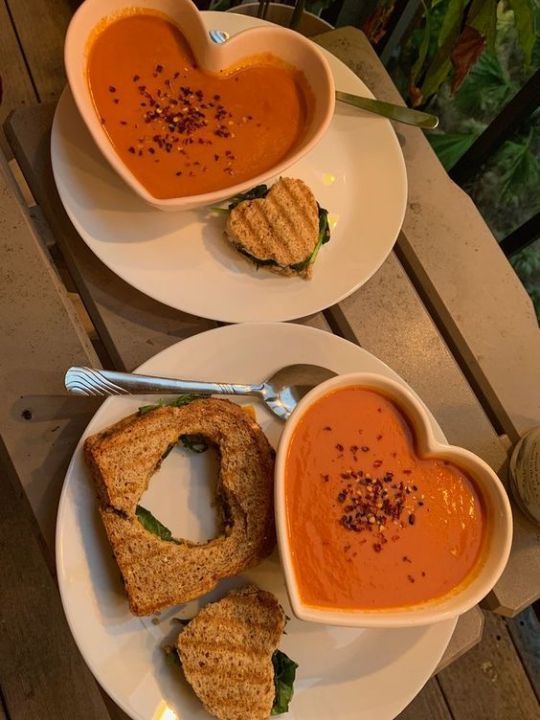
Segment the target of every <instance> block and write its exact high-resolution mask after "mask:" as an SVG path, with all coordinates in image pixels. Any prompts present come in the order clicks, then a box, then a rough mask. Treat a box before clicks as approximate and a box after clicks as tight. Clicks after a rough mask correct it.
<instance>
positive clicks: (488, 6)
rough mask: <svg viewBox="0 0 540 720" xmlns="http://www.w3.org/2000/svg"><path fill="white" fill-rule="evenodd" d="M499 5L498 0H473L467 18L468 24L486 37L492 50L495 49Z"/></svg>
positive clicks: (488, 46) (489, 48) (487, 43)
mask: <svg viewBox="0 0 540 720" xmlns="http://www.w3.org/2000/svg"><path fill="white" fill-rule="evenodd" d="M497 5H498V0H473V1H472V3H471V6H470V8H469V12H468V13H467V18H466V20H465V24H466V25H468V26H469V27H472V28H474V29H475V30H478V32H479V33H480V35H482V37H483V38H485V41H486V46H487V48H488V50H490V51H491V52H493V51H494V50H495V36H496V34H497Z"/></svg>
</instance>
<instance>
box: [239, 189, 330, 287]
mask: <svg viewBox="0 0 540 720" xmlns="http://www.w3.org/2000/svg"><path fill="white" fill-rule="evenodd" d="M226 231H227V235H228V236H229V238H230V240H231V242H232V244H233V245H235V246H236V247H237V248H239V249H240V250H243V251H245V252H246V253H248V254H249V255H250V256H252V257H253V258H254V260H255V261H257V260H258V261H260V262H269V261H271V262H273V263H275V266H269V267H270V268H271V269H273V270H276V271H280V272H284V273H285V274H294V270H293V269H292V268H291V267H290V266H291V265H297V264H299V263H303V262H305V261H306V260H307V259H308V258H309V257H310V256H311V254H312V253H313V250H314V249H315V246H316V244H317V240H318V237H319V213H318V207H317V201H316V200H315V197H314V195H313V193H312V192H311V190H310V189H309V188H308V186H307V185H306V184H305V183H304V182H302V181H301V180H295V179H292V178H281V180H279V181H278V182H277V183H276V184H275V185H274V186H273V187H272V189H271V190H270V192H269V193H268V195H267V196H266V197H265V198H262V199H258V200H246V201H244V202H241V203H239V204H238V205H237V206H236V207H235V208H233V209H232V210H231V212H230V213H229V216H228V219H227V227H226ZM308 267H309V266H308ZM306 273H307V271H306ZM306 273H304V274H306ZM307 274H309V273H307Z"/></svg>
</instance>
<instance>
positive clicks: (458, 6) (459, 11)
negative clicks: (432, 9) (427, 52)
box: [437, 0, 468, 48]
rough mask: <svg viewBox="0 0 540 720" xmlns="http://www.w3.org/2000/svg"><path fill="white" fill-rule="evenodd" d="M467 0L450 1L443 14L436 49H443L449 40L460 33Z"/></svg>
mask: <svg viewBox="0 0 540 720" xmlns="http://www.w3.org/2000/svg"><path fill="white" fill-rule="evenodd" d="M467 1H468V0H450V2H449V3H448V8H447V10H446V12H445V14H444V18H443V22H442V25H441V30H440V32H439V37H438V40H437V44H438V47H440V48H441V47H443V46H444V45H445V44H446V43H447V41H448V40H449V39H452V38H453V39H454V40H455V39H456V38H457V37H458V35H459V33H460V30H461V26H462V23H463V16H464V14H465V6H466V4H467Z"/></svg>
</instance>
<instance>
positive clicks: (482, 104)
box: [455, 51, 512, 121]
mask: <svg viewBox="0 0 540 720" xmlns="http://www.w3.org/2000/svg"><path fill="white" fill-rule="evenodd" d="M511 92H512V84H511V82H510V79H509V78H508V75H507V73H506V72H505V71H504V70H503V68H502V66H501V64H500V62H499V60H498V58H497V57H496V56H495V55H493V53H490V52H489V51H486V52H484V53H482V55H481V56H480V58H479V60H478V62H477V63H476V64H475V65H474V67H473V68H472V69H471V71H470V72H469V74H468V76H467V77H466V78H465V80H464V82H463V85H462V86H461V87H460V89H459V91H458V92H457V93H456V97H455V103H456V106H457V107H458V108H459V109H460V110H461V112H463V113H465V114H466V115H471V116H472V117H475V118H477V119H485V120H486V121H488V120H490V119H491V118H492V117H493V115H494V114H496V113H497V112H498V110H499V109H500V108H501V107H502V105H504V103H505V102H506V100H507V99H508V97H509V95H510V93H511ZM482 116H484V117H483V118H482Z"/></svg>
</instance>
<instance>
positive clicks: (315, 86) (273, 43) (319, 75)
mask: <svg viewBox="0 0 540 720" xmlns="http://www.w3.org/2000/svg"><path fill="white" fill-rule="evenodd" d="M133 7H136V9H137V10H144V9H150V10H154V11H156V10H157V11H158V12H160V13H163V14H164V15H166V16H167V17H168V18H170V19H171V20H172V21H173V22H174V23H175V24H176V25H178V27H179V28H180V30H181V31H182V33H183V35H184V36H185V37H186V38H187V40H188V41H189V44H190V46H191V49H192V51H193V53H194V55H195V58H196V60H197V62H198V63H199V65H200V66H201V67H203V68H205V69H206V70H208V71H210V72H219V70H223V69H226V68H229V67H234V66H236V65H238V64H239V63H240V61H241V60H242V59H243V58H249V57H251V56H254V55H260V54H261V53H264V52H269V53H271V54H272V55H273V56H275V57H277V58H280V59H281V60H284V61H285V62H286V63H287V64H289V65H292V66H294V67H295V68H297V69H298V70H300V71H301V72H303V74H304V77H305V79H306V81H307V83H308V85H309V87H310V89H311V92H312V94H313V97H314V104H313V110H312V112H311V117H310V121H309V125H308V127H307V128H306V132H305V134H304V137H303V139H302V140H301V141H300V142H299V143H298V144H297V145H296V146H295V147H294V148H292V150H291V151H290V152H289V154H288V155H287V156H286V157H285V158H283V159H282V160H281V161H280V162H279V163H277V164H276V165H274V166H273V167H271V168H269V169H268V170H267V171H266V172H264V173H262V174H259V175H257V176H254V177H253V178H250V179H249V180H246V181H245V182H242V183H238V184H237V185H231V186H229V187H227V188H224V189H223V190H217V191H214V192H208V193H203V194H199V195H187V196H183V197H178V198H166V199H161V198H156V197H154V196H153V195H151V194H150V193H149V192H148V190H146V188H145V187H144V186H143V185H142V183H141V182H140V181H139V180H138V179H137V178H136V177H135V176H134V175H133V173H132V172H131V171H130V170H129V169H128V168H127V167H126V165H125V164H124V162H123V161H122V160H121V159H120V157H119V156H118V155H117V153H116V151H115V149H114V147H113V145H112V144H111V142H110V140H109V138H108V137H107V134H106V132H105V130H104V129H103V126H102V125H101V123H100V121H99V118H98V115H97V113H96V110H95V107H94V104H93V101H92V96H91V93H90V87H89V84H88V79H87V55H88V48H89V44H91V40H92V36H93V33H95V32H96V28H99V27H100V26H103V25H104V24H106V22H107V20H108V18H114V17H115V16H118V15H120V14H122V13H124V12H126V11H127V10H129V9H130V8H133ZM64 62H65V66H66V74H67V78H68V82H69V86H70V88H71V92H72V94H73V97H74V99H75V102H76V104H77V108H78V109H79V112H80V114H81V116H82V118H83V120H84V122H85V123H86V126H87V127H88V130H89V131H90V133H91V135H92V137H93V138H94V140H95V142H96V145H97V146H98V148H99V149H100V150H101V152H102V153H103V155H104V156H105V157H106V158H107V160H108V161H109V163H110V164H111V165H112V167H113V168H114V169H115V170H116V172H117V173H118V174H119V175H120V176H121V177H122V178H123V179H124V180H125V182H126V183H127V184H128V185H129V186H130V187H131V188H132V189H133V190H134V192H136V193H137V195H139V196H140V197H141V198H142V199H143V200H145V201H146V202H147V203H149V204H150V205H152V206H154V207H156V208H159V209H160V210H191V209H193V208H196V207H202V206H205V205H215V204H218V203H220V202H222V201H223V200H225V199H227V198H229V197H232V196H233V195H237V194H238V193H241V192H244V191H246V190H248V189H249V188H251V187H253V186H254V185H258V184H260V183H263V182H266V181H267V180H269V179H271V178H273V177H276V176H277V175H280V174H281V173H283V172H284V171H285V170H286V169H287V168H288V167H290V166H291V165H293V164H294V163H296V162H297V161H298V160H300V158H301V157H303V156H304V155H305V154H306V153H308V152H309V151H310V150H311V148H313V147H314V146H315V144H316V143H317V142H318V141H319V140H320V138H321V137H322V135H323V134H324V132H325V131H326V129H327V128H328V126H329V124H330V121H331V119H332V116H333V113H334V105H335V92H334V80H333V77H332V73H331V70H330V67H329V65H328V63H327V61H326V59H325V58H324V57H323V55H322V53H321V52H320V51H319V50H318V48H317V46H316V45H315V44H314V43H313V42H311V41H310V40H307V39H306V38H305V37H303V36H302V35H300V34H298V33H296V32H293V31H291V30H287V29H285V28H282V27H278V26H268V27H257V28H252V29H249V30H244V31H242V32H240V33H238V34H237V35H235V36H234V37H232V38H231V39H230V40H227V41H226V42H224V43H221V44H215V43H212V42H211V41H210V39H209V37H208V33H207V31H206V29H205V27H204V24H203V22H202V19H201V16H200V13H199V11H198V10H197V8H196V7H195V5H194V4H193V3H192V2H191V0H137V2H136V3H134V5H131V4H130V3H129V2H127V0H86V2H84V3H83V4H82V5H81V6H80V7H79V9H78V10H77V12H76V13H75V14H74V16H73V18H72V20H71V23H70V25H69V28H68V31H67V35H66V42H65V47H64Z"/></svg>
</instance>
